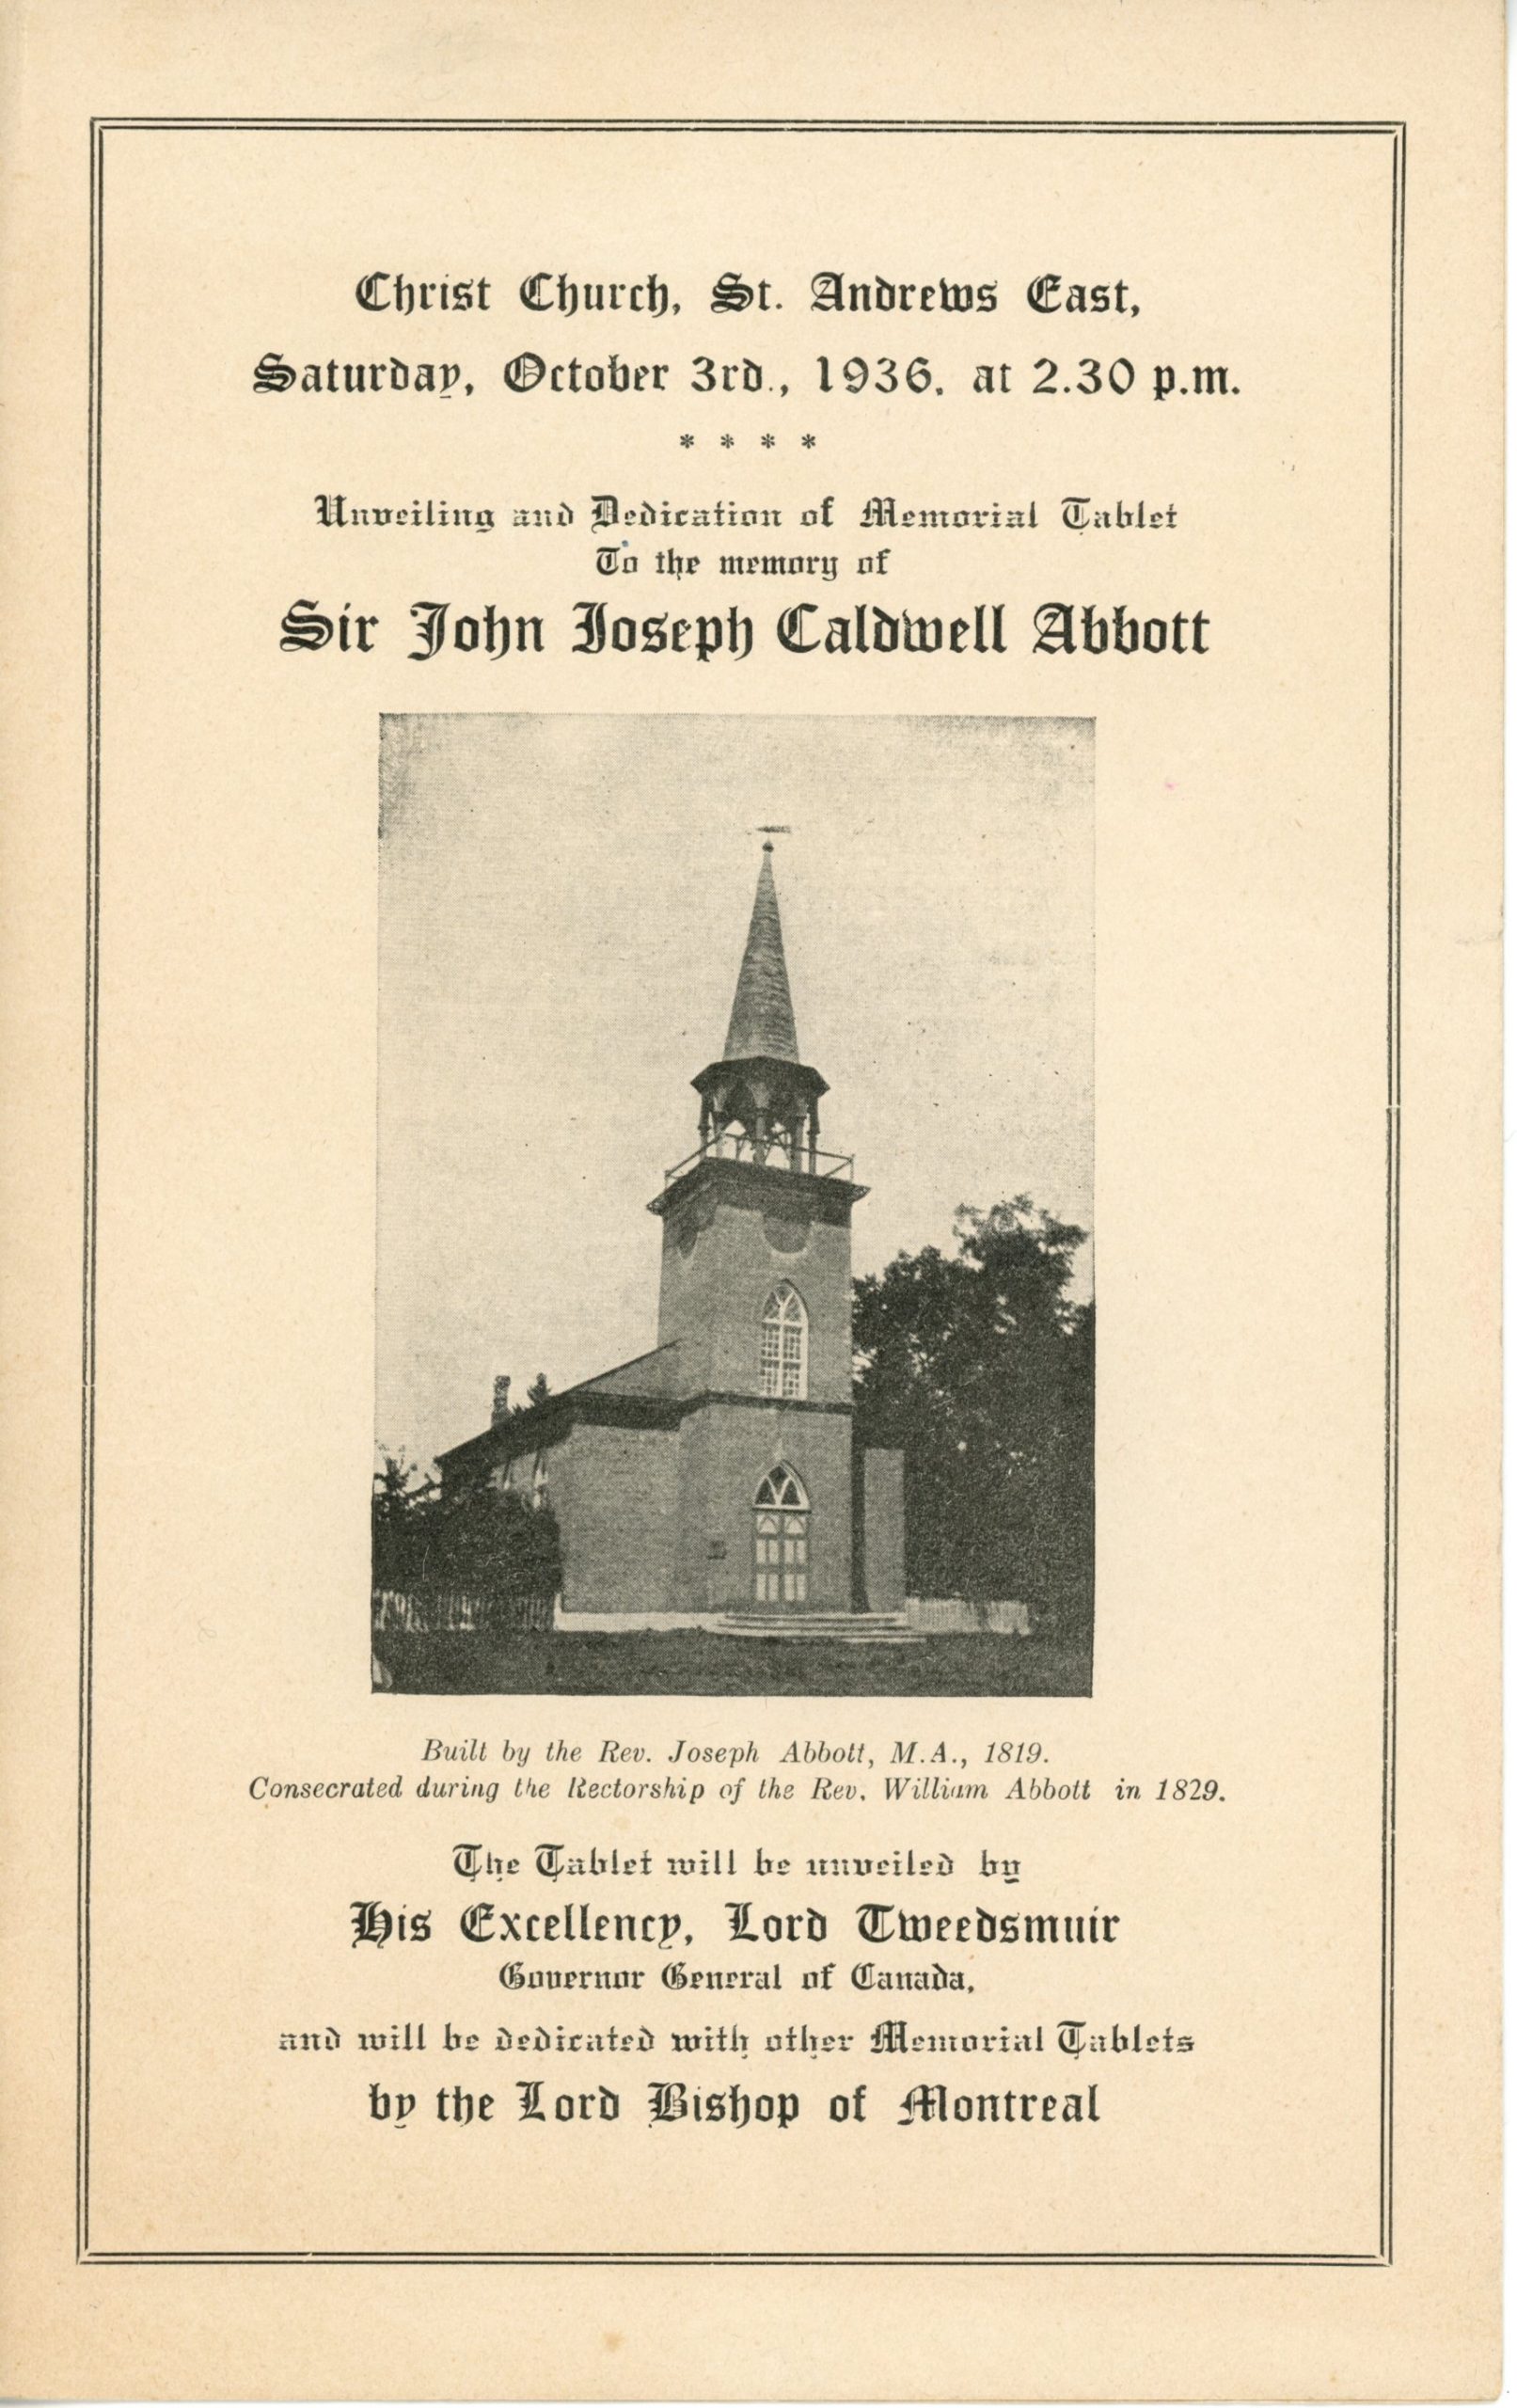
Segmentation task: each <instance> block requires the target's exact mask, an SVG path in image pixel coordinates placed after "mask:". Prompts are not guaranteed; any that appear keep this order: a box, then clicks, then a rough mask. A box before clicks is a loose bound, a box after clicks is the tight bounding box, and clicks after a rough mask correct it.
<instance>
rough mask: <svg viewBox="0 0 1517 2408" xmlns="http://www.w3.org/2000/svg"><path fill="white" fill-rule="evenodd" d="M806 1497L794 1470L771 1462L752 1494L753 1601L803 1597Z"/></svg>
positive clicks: (780, 1602) (798, 1602)
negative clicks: (770, 1468)
mask: <svg viewBox="0 0 1517 2408" xmlns="http://www.w3.org/2000/svg"><path fill="white" fill-rule="evenodd" d="M810 1511H811V1499H810V1497H808V1496H807V1494H806V1491H805V1489H804V1488H803V1487H802V1486H801V1483H800V1478H799V1475H798V1473H796V1472H793V1471H792V1470H791V1468H790V1465H788V1464H776V1465H775V1467H774V1469H773V1470H772V1471H770V1472H766V1473H765V1475H764V1478H763V1479H762V1480H761V1481H759V1484H758V1487H757V1490H756V1491H755V1493H754V1497H753V1602H754V1604H755V1605H758V1606H803V1605H804V1604H805V1603H806V1578H807V1569H808V1567H807V1539H806V1516H807V1514H808V1513H810Z"/></svg>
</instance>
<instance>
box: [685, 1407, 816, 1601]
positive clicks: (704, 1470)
mask: <svg viewBox="0 0 1517 2408" xmlns="http://www.w3.org/2000/svg"><path fill="white" fill-rule="evenodd" d="M852 1447H853V1422H852V1418H851V1417H850V1416H849V1415H847V1414H843V1413H803V1412H798V1410H797V1409H796V1408H795V1407H794V1406H788V1407H787V1406H785V1405H782V1404H766V1405H762V1406H760V1405H741V1404H709V1405H705V1406H703V1407H702V1408H701V1409H700V1410H699V1411H698V1412H695V1413H692V1414H689V1415H687V1417H686V1419H685V1421H684V1422H683V1424H682V1425H681V1429H680V1435H679V1448H680V1503H679V1539H678V1545H677V1548H676V1552H675V1558H674V1562H675V1572H674V1589H675V1592H676V1593H675V1595H674V1597H673V1598H672V1603H673V1604H675V1605H677V1606H680V1607H681V1608H684V1609H685V1610H687V1611H689V1610H695V1611H711V1612H721V1611H731V1610H733V1609H734V1608H739V1607H743V1606H747V1605H749V1604H751V1602H752V1598H753V1494H754V1491H755V1490H756V1488H757V1487H758V1484H759V1482H760V1481H761V1480H762V1479H763V1478H764V1476H765V1474H766V1472H769V1471H772V1470H773V1469H774V1467H775V1465H777V1464H781V1463H786V1464H788V1465H790V1466H791V1468H792V1469H793V1470H795V1471H797V1472H798V1473H799V1475H800V1478H801V1481H802V1482H803V1484H804V1486H805V1489H806V1492H807V1495H808V1496H809V1497H810V1498H811V1512H810V1513H809V1514H808V1516H807V1535H808V1541H809V1552H810V1563H809V1566H808V1572H809V1593H808V1599H807V1602H808V1604H809V1605H811V1606H813V1607H830V1608H836V1609H837V1610H838V1611H840V1612H845V1611H846V1610H847V1608H848V1604H849V1596H850V1590H851V1583H852V1549H853V1485H852V1481H853V1473H852Z"/></svg>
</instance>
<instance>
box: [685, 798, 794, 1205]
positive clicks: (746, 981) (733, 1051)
mask: <svg viewBox="0 0 1517 2408" xmlns="http://www.w3.org/2000/svg"><path fill="white" fill-rule="evenodd" d="M773 855H774V848H773V846H772V845H770V844H768V843H766V845H765V847H764V852H763V856H762V858H761V860H760V863H759V874H758V888H757V891H756V893H755V895H754V896H753V911H752V916H751V919H750V921H749V924H748V943H747V944H746V945H745V946H744V948H743V958H742V964H741V967H740V968H739V970H738V973H737V991H736V993H735V996H734V998H733V1007H732V1017H731V1019H730V1020H729V1022H728V1023H727V1043H726V1046H725V1049H724V1051H723V1053H722V1055H721V1058H720V1060H719V1061H717V1062H709V1063H707V1065H706V1067H705V1069H703V1070H702V1071H701V1072H700V1074H699V1076H698V1077H697V1078H695V1079H694V1080H693V1081H692V1082H691V1084H692V1085H694V1087H695V1088H696V1089H697V1091H698V1092H699V1094H700V1098H701V1150H702V1152H703V1154H704V1153H706V1152H708V1151H710V1152H716V1153H719V1154H724V1155H727V1156H729V1157H731V1158H732V1159H735V1160H736V1161H738V1162H751V1163H756V1164H759V1165H760V1167H761V1168H766V1169H772V1170H782V1171H783V1170H790V1171H800V1172H814V1171H815V1169H816V1146H817V1138H818V1134H819V1131H818V1124H817V1109H816V1107H817V1104H818V1101H820V1099H821V1098H822V1097H823V1096H824V1095H825V1094H826V1093H827V1081H826V1080H825V1079H824V1078H823V1077H822V1076H821V1073H820V1072H819V1071H817V1070H814V1069H812V1068H811V1067H810V1065H809V1064H807V1063H805V1062H802V1060H801V1058H800V1048H799V1045H798V1041H797V1038H796V1014H795V1006H794V1005H793V1004H792V1003H791V1000H790V974H789V972H788V971H787V969H786V967H785V950H784V936H783V933H782V929H781V927H780V898H779V895H777V894H776V892H775V885H774V861H773Z"/></svg>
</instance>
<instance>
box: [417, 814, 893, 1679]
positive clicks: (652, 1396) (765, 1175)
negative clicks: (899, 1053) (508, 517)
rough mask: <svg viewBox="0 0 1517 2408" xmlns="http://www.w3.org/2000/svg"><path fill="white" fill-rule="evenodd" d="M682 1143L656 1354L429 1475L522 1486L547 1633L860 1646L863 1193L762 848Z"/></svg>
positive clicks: (478, 1443)
mask: <svg viewBox="0 0 1517 2408" xmlns="http://www.w3.org/2000/svg"><path fill="white" fill-rule="evenodd" d="M691 1085H692V1086H693V1087H694V1089H695V1092H696V1094H697V1096H698V1098H699V1108H698V1111H697V1114H696V1116H695V1136H696V1145H695V1149H694V1150H693V1151H692V1152H691V1153H689V1154H687V1156H686V1157H685V1158H684V1160H683V1161H681V1162H679V1163H676V1164H675V1165H674V1166H673V1168H672V1170H670V1171H669V1172H667V1173H666V1175H665V1179H664V1183H663V1186H662V1188H661V1190H660V1192H659V1194H658V1195H657V1196H655V1198H654V1199H653V1202H652V1203H651V1204H650V1206H649V1208H648V1209H649V1211H650V1212H654V1213H656V1215H657V1217H658V1218H659V1220H660V1221H661V1222H662V1224H663V1245H662V1263H661V1269H660V1277H659V1293H658V1334H657V1343H656V1346H655V1347H654V1348H653V1349H652V1350H651V1352H650V1353H648V1354H647V1355H640V1356H638V1357H637V1358H636V1360H634V1361H633V1362H630V1363H624V1364H621V1365H619V1366H618V1367H617V1368H616V1369H615V1370H610V1371H606V1372H602V1373H601V1374H600V1375H599V1376H598V1377H597V1378H595V1379H592V1380H586V1381H583V1382H581V1383H580V1384H579V1386H577V1387H574V1388H569V1389H566V1390H564V1392H563V1393H562V1394H561V1395H559V1396H555V1397H550V1398H549V1399H548V1400H547V1401H546V1402H545V1403H543V1404H541V1405H538V1406H535V1407H534V1408H533V1409H532V1410H531V1411H530V1412H529V1413H525V1414H519V1415H516V1416H515V1417H514V1418H513V1417H508V1416H504V1415H503V1416H502V1417H501V1418H499V1419H498V1421H497V1422H496V1424H495V1425H493V1426H492V1427H491V1428H490V1429H488V1430H485V1431H482V1432H481V1434H479V1436H478V1437H476V1438H470V1439H467V1440H466V1441H465V1443H464V1444H463V1445H462V1446H461V1447H455V1448H453V1449H451V1450H450V1451H449V1453H447V1454H446V1455H444V1456H443V1457H442V1458H441V1470H442V1476H443V1481H444V1485H445V1488H448V1487H454V1486H456V1485H457V1484H458V1483H464V1484H472V1483H478V1482H480V1481H495V1482H497V1483H498V1484H502V1483H509V1484H512V1485H514V1486H518V1487H520V1488H522V1489H523V1492H524V1494H528V1495H529V1494H530V1491H531V1485H532V1482H533V1481H534V1479H535V1480H538V1481H542V1480H545V1482H546V1486H547V1490H548V1493H549V1494H550V1495H551V1497H552V1500H553V1506H554V1511H555V1513H556V1514H557V1516H558V1519H559V1526H560V1537H561V1554H562V1563H563V1588H562V1593H561V1598H560V1600H559V1604H558V1607H557V1608H556V1614H555V1620H556V1624H558V1626H561V1627H562V1628H564V1629H566V1630H567V1629H573V1628H580V1629H592V1628H595V1627H616V1628H623V1629H624V1628H626V1627H627V1626H628V1625H629V1623H631V1624H636V1623H638V1622H640V1623H642V1624H645V1625H648V1626H657V1625H660V1624H663V1625H668V1626H677V1625H680V1624H691V1623H696V1624H703V1625H705V1626H707V1627H709V1628H714V1629H717V1630H722V1631H727V1632H752V1631H756V1630H757V1631H771V1630H772V1631H774V1632H776V1633H777V1634H778V1635H781V1636H791V1635H794V1636H800V1635H804V1634H805V1633H806V1632H807V1631H827V1632H830V1633H835V1634H838V1635H843V1636H849V1637H859V1638H870V1637H876V1636H877V1637H885V1636H888V1635H893V1634H894V1633H895V1632H897V1631H898V1630H899V1629H900V1628H901V1619H902V1609H903V1602H904V1598H903V1592H904V1552H905V1550H904V1529H903V1502H902V1465H901V1458H900V1455H899V1453H898V1452H895V1451H893V1450H885V1449H871V1450H867V1451H863V1450H856V1449H855V1444H854V1433H853V1272H852V1260H851V1238H852V1221H853V1210H854V1207H855V1205H856V1204H858V1203H860V1202H861V1201H862V1199H863V1197H864V1196H866V1195H867V1194H868V1190H867V1189H866V1188H864V1187H861V1186H860V1185H858V1184H857V1182H856V1181H855V1180H854V1177H853V1163H852V1159H851V1157H848V1156H846V1155H843V1154H837V1153H831V1152H829V1151H828V1150H827V1149H825V1147H824V1145H823V1141H822V1127H821V1102H822V1099H823V1097H824V1096H826V1095H827V1093H828V1084H827V1081H826V1080H825V1079H824V1078H823V1077H822V1075H821V1072H820V1071H819V1070H817V1069H814V1067H813V1066H812V1065H811V1064H810V1063H808V1062H806V1061H804V1060H803V1059H802V1058H801V1051H800V1044H799V1039H798V1033H797V1025H796V1013H795V1006H794V1002H793V999H792V995H791V989H790V976H789V971H788V968H787V965H786V962H785V951H784V936H783V931H782V926H781V918H780V898H779V894H778V891H777V888H776V884H775V877H774V859H773V847H772V845H771V844H770V843H768V842H767V841H766V844H765V846H764V849H763V852H762V854H761V856H760V861H759V872H758V884H757V890H756V892H755V894H754V897H753V908H752V912H751V917H750V921H749V929H748V938H747V942H746V943H745V945H744V947H743V953H742V958H741V961H740V963H739V966H738V972H737V984H736V990H735V994H734V997H733V1006H732V1012H731V1015H730V1018H729V1020H728V1024H727V1036H726V1041H725V1044H724V1045H723V1047H722V1050H721V1053H720V1055H719V1057H718V1058H717V1059H716V1060H714V1061H710V1062H708V1063H707V1064H706V1065H705V1067H704V1068H703V1069H701V1070H698V1071H697V1072H696V1074H695V1077H694V1078H693V1080H692V1081H691Z"/></svg>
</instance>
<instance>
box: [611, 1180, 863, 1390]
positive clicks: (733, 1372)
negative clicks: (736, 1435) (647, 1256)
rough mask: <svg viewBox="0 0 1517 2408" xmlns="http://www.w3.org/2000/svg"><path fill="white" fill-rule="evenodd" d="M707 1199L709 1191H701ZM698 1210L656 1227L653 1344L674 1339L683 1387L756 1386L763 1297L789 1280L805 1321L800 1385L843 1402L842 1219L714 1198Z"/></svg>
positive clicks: (849, 1313)
mask: <svg viewBox="0 0 1517 2408" xmlns="http://www.w3.org/2000/svg"><path fill="white" fill-rule="evenodd" d="M708 1200H709V1199H708ZM699 1217H700V1216H699V1215H698V1214H694V1213H687V1214H684V1215H672V1216H671V1218H670V1220H669V1221H668V1222H667V1223H666V1225H665V1230H664V1262H663V1276H662V1282H661V1285H660V1290H659V1309H658V1339H659V1343H660V1345H667V1344H670V1343H671V1342H672V1341H675V1340H677V1341H678V1342H679V1346H680V1385H681V1387H682V1388H683V1390H684V1392H685V1394H686V1395H687V1396H689V1395H698V1394H700V1393H701V1392H702V1391H703V1390H705V1389H707V1388H715V1389H718V1390H722V1391H735V1392H736V1393H737V1394H739V1395H756V1394H757V1393H758V1390H759V1322H760V1318H761V1316H762V1314H763V1311H764V1307H765V1303H766V1299H767V1298H768V1296H769V1294H770V1293H771V1291H773V1290H774V1289H775V1288H776V1287H778V1286H779V1285H780V1284H781V1282H782V1281H788V1282H789V1283H790V1284H791V1286H793V1287H794V1288H796V1289H798V1291H799V1293H800V1295H801V1297H802V1298H803V1299H804V1302H805V1306H806V1312H807V1317H808V1322H809V1328H810V1343H809V1353H810V1376H809V1380H808V1386H807V1393H808V1395H809V1396H810V1397H811V1398H813V1399H814V1400H817V1401H820V1402H830V1403H838V1404H845V1403H847V1402H849V1399H850V1396H851V1393H852V1385H853V1281H852V1272H851V1263H850V1250H849V1233H848V1228H847V1225H846V1223H841V1224H830V1223H826V1222H819V1221H812V1222H809V1223H808V1222H807V1221H806V1220H805V1219H804V1218H803V1217H802V1216H801V1215H800V1214H799V1213H797V1214H796V1215H795V1216H794V1217H789V1216H782V1215H781V1214H780V1213H778V1212H759V1211H755V1210H754V1209H753V1208H752V1207H751V1206H748V1205H735V1204H731V1203H725V1202H718V1203H717V1204H716V1205H715V1209H714V1211H712V1212H711V1215H710V1218H709V1220H708V1221H706V1222H705V1225H704V1226H703V1227H697V1226H693V1225H694V1224H695V1223H696V1222H697V1221H698V1220H699Z"/></svg>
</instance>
